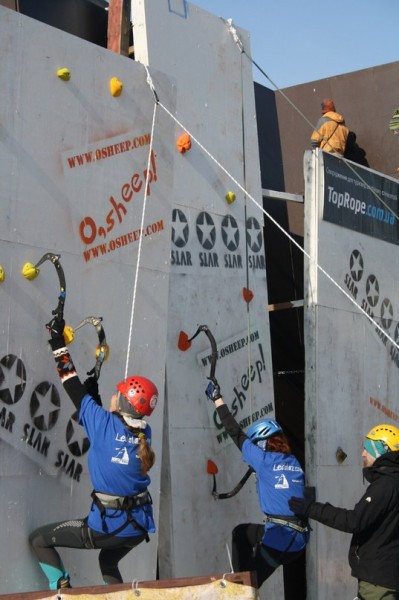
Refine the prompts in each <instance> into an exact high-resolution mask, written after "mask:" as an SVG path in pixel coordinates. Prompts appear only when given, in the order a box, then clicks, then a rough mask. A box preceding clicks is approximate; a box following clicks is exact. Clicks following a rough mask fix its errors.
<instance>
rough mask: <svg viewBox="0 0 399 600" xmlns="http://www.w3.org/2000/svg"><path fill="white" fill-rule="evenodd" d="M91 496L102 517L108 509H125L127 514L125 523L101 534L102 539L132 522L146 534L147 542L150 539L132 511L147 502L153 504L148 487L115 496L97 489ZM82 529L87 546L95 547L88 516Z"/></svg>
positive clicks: (109, 536)
mask: <svg viewBox="0 0 399 600" xmlns="http://www.w3.org/2000/svg"><path fill="white" fill-rule="evenodd" d="M91 498H92V500H93V504H95V506H97V508H98V510H99V511H100V514H101V517H103V516H104V514H105V511H106V509H113V510H115V511H120V510H123V511H125V512H126V514H127V519H126V521H125V523H123V525H121V526H120V527H118V529H116V530H115V531H112V532H111V533H106V534H105V535H103V536H101V540H104V539H107V538H112V537H115V536H117V535H118V534H119V533H120V532H121V531H123V530H124V529H126V527H127V526H128V525H130V524H132V525H133V527H134V528H135V529H138V530H139V531H142V532H143V534H145V541H146V542H149V541H150V538H149V535H148V531H147V530H146V529H144V527H142V526H141V525H140V523H138V522H137V521H136V519H135V518H134V517H133V515H132V511H133V510H135V509H136V508H139V507H140V506H144V505H145V504H152V498H151V494H150V492H149V491H148V490H147V489H145V490H144V491H142V492H139V493H138V494H135V495H134V496H113V495H111V494H104V493H102V492H96V491H95V490H93V491H92V493H91ZM82 529H83V536H84V540H85V546H86V548H88V549H92V548H95V547H96V546H95V544H94V542H93V539H92V536H91V531H90V527H89V526H88V518H87V517H86V519H84V521H83V527H82Z"/></svg>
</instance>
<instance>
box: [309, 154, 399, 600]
mask: <svg viewBox="0 0 399 600" xmlns="http://www.w3.org/2000/svg"><path fill="white" fill-rule="evenodd" d="M305 181H306V197H305V211H306V219H305V241H306V250H307V252H308V253H309V254H310V257H311V260H310V261H307V260H305V273H306V276H305V281H306V282H307V284H306V288H307V289H306V295H307V299H306V310H305V340H306V425H305V427H306V471H307V477H308V481H309V483H310V484H311V485H314V486H316V492H317V499H318V500H319V501H321V502H327V501H328V502H330V503H331V504H333V505H335V506H341V507H344V508H353V506H354V504H355V503H356V502H357V501H358V500H359V498H360V497H361V496H362V494H363V493H364V491H365V485H364V484H363V480H362V460H361V452H362V449H363V440H364V436H365V434H366V433H367V432H368V431H369V430H370V429H371V428H372V427H373V426H375V425H377V424H379V423H389V424H392V425H396V426H398V422H399V410H398V404H397V398H398V394H399V384H398V381H399V378H398V368H399V346H398V342H399V325H398V320H399V319H398V317H399V308H398V302H397V298H398V275H399V272H398V264H399V263H398V254H399V250H398V243H399V230H398V221H397V216H396V215H397V214H398V208H397V199H398V192H399V184H398V182H397V180H395V179H391V178H389V177H383V176H382V175H381V174H379V173H376V172H375V171H372V170H369V169H365V168H362V167H359V166H357V165H354V164H353V163H350V162H347V164H344V162H343V161H342V160H340V159H339V158H336V157H334V156H331V155H329V154H326V153H323V152H319V151H317V153H311V152H307V153H306V155H305ZM321 269H323V271H322V270H321ZM312 526H313V536H312V538H311V542H310V546H309V550H308V552H307V560H308V590H309V597H310V598H323V599H326V600H338V599H341V598H352V597H354V596H355V595H356V582H355V580H354V579H353V578H352V577H351V576H350V569H349V566H348V561H347V551H348V549H349V543H350V535H349V534H345V533H340V532H337V531H334V530H332V529H329V528H327V527H325V526H323V525H317V524H315V523H313V524H312Z"/></svg>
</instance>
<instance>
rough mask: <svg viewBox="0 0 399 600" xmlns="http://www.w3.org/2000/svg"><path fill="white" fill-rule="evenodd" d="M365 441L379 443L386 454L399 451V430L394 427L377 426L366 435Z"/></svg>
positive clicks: (384, 424)
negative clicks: (384, 448)
mask: <svg viewBox="0 0 399 600" xmlns="http://www.w3.org/2000/svg"><path fill="white" fill-rule="evenodd" d="M366 439H369V440H372V441H374V442H381V443H382V445H383V446H385V447H386V450H385V451H386V452H389V451H391V452H394V451H395V450H399V429H398V428H397V427H394V425H388V424H386V423H382V424H381V425H377V426H376V427H373V429H371V430H370V431H369V432H368V433H367V434H366Z"/></svg>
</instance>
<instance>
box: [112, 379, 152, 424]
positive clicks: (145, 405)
mask: <svg viewBox="0 0 399 600" xmlns="http://www.w3.org/2000/svg"><path fill="white" fill-rule="evenodd" d="M116 389H117V390H118V392H120V393H121V394H122V396H124V398H126V400H127V403H126V402H123V403H122V406H121V409H122V412H128V413H129V414H133V415H134V416H144V415H145V416H147V417H149V416H150V414H151V413H152V411H153V410H154V408H155V406H156V404H157V402H158V390H157V388H156V386H155V385H154V384H153V383H152V381H150V380H149V379H146V378H145V377H140V376H139V375H132V376H131V377H128V378H127V379H126V380H124V381H120V382H119V383H118V385H117V386H116ZM129 405H130V406H129ZM132 409H133V410H132Z"/></svg>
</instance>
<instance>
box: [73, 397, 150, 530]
mask: <svg viewBox="0 0 399 600" xmlns="http://www.w3.org/2000/svg"><path fill="white" fill-rule="evenodd" d="M79 423H80V424H81V425H83V427H84V428H85V430H86V433H87V437H88V439H89V441H90V449H89V454H88V467H89V473H90V478H91V482H92V484H93V487H94V489H95V490H96V491H97V492H102V493H104V494H111V495H114V496H134V495H136V494H139V493H140V492H143V491H144V490H145V489H146V488H147V487H148V485H149V484H150V481H151V480H150V477H149V476H148V475H143V474H142V473H141V461H140V459H139V458H138V456H137V452H138V449H139V438H138V437H137V436H136V435H135V434H134V433H132V432H131V431H130V430H129V429H128V428H127V426H126V425H125V424H124V423H123V421H122V420H121V419H120V418H119V417H118V416H117V415H116V414H114V413H111V412H109V411H107V410H105V409H104V408H102V407H101V406H99V405H98V404H97V403H96V402H95V401H94V400H93V398H92V397H91V396H90V395H89V394H86V395H85V396H84V398H83V400H82V404H81V407H80V413H79ZM144 434H145V437H146V440H147V442H148V443H149V444H151V428H150V426H149V425H148V424H147V425H146V428H145V430H144ZM131 515H132V517H133V518H134V520H135V521H136V522H137V523H138V524H139V525H140V526H141V527H143V529H145V530H146V531H148V532H150V533H154V532H155V523H154V518H153V511H152V504H145V505H143V506H140V507H138V508H135V509H134V510H132V511H131ZM126 521H127V513H126V512H125V511H122V510H116V509H112V508H107V509H105V514H104V515H103V517H102V516H101V512H100V510H99V508H98V507H97V506H96V505H95V504H92V507H91V510H90V513H89V516H88V525H89V527H90V528H91V529H94V530H95V531H98V532H100V533H112V532H113V531H116V530H117V529H118V528H119V527H121V526H122V525H123V524H124V523H126ZM142 533H143V531H142V530H141V529H139V528H137V527H134V525H133V524H131V523H129V525H127V527H125V528H124V529H123V530H122V531H120V532H119V533H117V535H118V536H120V537H131V536H135V535H142Z"/></svg>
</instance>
